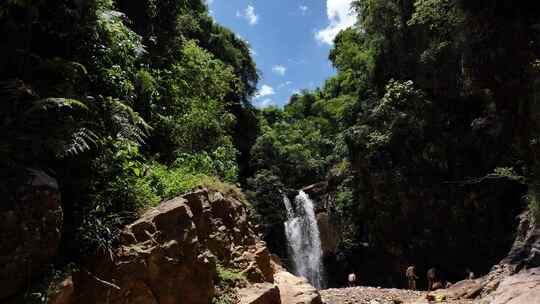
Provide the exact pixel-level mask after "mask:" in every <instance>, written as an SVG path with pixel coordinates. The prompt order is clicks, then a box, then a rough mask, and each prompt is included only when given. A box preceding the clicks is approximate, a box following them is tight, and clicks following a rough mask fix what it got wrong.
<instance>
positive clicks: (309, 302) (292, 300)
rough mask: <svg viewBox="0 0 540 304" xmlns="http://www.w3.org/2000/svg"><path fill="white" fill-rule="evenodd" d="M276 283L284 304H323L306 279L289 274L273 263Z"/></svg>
mask: <svg viewBox="0 0 540 304" xmlns="http://www.w3.org/2000/svg"><path fill="white" fill-rule="evenodd" d="M273 267H274V271H275V274H274V281H275V283H276V284H277V286H278V288H279V291H280V294H281V303H283V304H322V300H321V296H320V294H319V292H318V291H317V289H315V288H314V287H313V286H312V285H311V284H309V282H308V281H307V280H306V279H305V278H300V277H297V276H294V275H292V274H291V273H289V272H287V271H286V270H285V269H284V268H283V267H282V266H281V265H279V264H276V263H273Z"/></svg>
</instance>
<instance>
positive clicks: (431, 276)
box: [427, 267, 442, 291]
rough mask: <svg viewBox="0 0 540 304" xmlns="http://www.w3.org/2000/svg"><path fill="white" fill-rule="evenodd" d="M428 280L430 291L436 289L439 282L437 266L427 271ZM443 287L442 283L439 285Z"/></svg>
mask: <svg viewBox="0 0 540 304" xmlns="http://www.w3.org/2000/svg"><path fill="white" fill-rule="evenodd" d="M427 281H428V289H427V290H428V291H432V290H435V288H434V286H433V285H434V284H435V283H436V282H437V269H435V267H432V268H430V269H429V270H428V272H427ZM441 287H442V284H441V285H440V286H439V288H441Z"/></svg>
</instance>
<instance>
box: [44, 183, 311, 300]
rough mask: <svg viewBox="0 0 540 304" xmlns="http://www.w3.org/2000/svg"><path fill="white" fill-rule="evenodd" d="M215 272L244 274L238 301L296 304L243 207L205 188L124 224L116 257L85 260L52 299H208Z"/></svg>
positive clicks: (211, 297)
mask: <svg viewBox="0 0 540 304" xmlns="http://www.w3.org/2000/svg"><path fill="white" fill-rule="evenodd" d="M218 264H219V265H220V267H218V266H217V265H218ZM219 269H234V270H237V271H238V273H239V275H240V276H241V277H243V278H244V279H243V280H242V281H243V282H242V283H240V284H238V286H236V287H237V289H240V291H238V292H237V297H238V299H239V301H240V302H241V303H246V304H247V303H261V304H270V303H293V302H286V301H281V298H280V296H279V295H280V286H279V285H277V286H276V285H274V275H275V274H276V270H275V269H276V268H275V266H274V267H273V266H272V264H271V259H270V253H269V252H268V250H267V248H266V246H265V243H264V242H262V241H260V239H259V238H258V237H257V236H256V235H255V233H254V232H253V230H252V227H251V225H250V223H249V222H248V212H247V208H246V207H245V206H244V204H243V203H241V202H240V201H238V200H236V199H234V198H232V197H224V196H223V195H222V194H221V193H220V192H214V191H209V190H199V191H196V192H193V193H190V194H187V195H185V196H183V197H180V198H176V199H173V200H171V201H167V202H164V203H162V204H161V205H159V206H158V207H157V208H155V209H152V210H149V211H147V212H146V213H144V214H143V215H142V216H141V217H140V219H139V220H137V221H136V222H134V223H132V224H130V225H128V226H127V227H125V229H124V230H123V232H122V235H121V244H120V245H119V246H118V247H117V248H116V249H115V251H114V253H113V255H112V256H110V257H109V256H92V257H89V258H88V261H87V263H86V265H85V266H84V267H81V270H80V271H79V272H78V273H75V274H74V275H73V283H72V284H73V288H66V290H67V292H69V296H68V297H66V296H64V295H59V296H58V297H57V298H61V299H62V301H58V302H54V303H55V304H67V303H81V304H85V303H88V304H90V303H111V304H124V303H126V304H127V303H130V304H133V303H135V304H154V303H155V304H158V303H159V304H172V303H183V304H191V303H193V304H207V303H211V302H212V299H213V298H214V296H219V294H217V295H216V291H217V290H218V289H216V284H218V276H219V273H218V272H219V271H220V270H219ZM315 294H316V295H317V296H318V293H316V291H315ZM315 298H318V299H319V300H320V297H315ZM305 303H311V302H305ZM314 303H315V302H314Z"/></svg>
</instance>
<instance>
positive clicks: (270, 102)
mask: <svg viewBox="0 0 540 304" xmlns="http://www.w3.org/2000/svg"><path fill="white" fill-rule="evenodd" d="M274 104H275V103H274V101H273V100H272V99H270V98H266V99H264V100H262V101H260V102H256V103H255V106H257V107H258V108H266V107H269V106H272V105H274Z"/></svg>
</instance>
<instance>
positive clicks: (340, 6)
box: [315, 0, 356, 45]
mask: <svg viewBox="0 0 540 304" xmlns="http://www.w3.org/2000/svg"><path fill="white" fill-rule="evenodd" d="M352 2H353V0H326V14H327V15H328V20H329V21H330V24H329V25H328V26H327V27H326V28H324V29H322V30H319V31H317V32H316V33H315V39H317V40H318V41H319V42H321V43H326V44H330V45H332V44H333V43H334V38H336V36H337V34H338V33H339V32H340V31H341V30H344V29H346V28H348V27H351V26H353V25H354V24H355V23H356V16H355V15H354V14H352V12H351V3H352Z"/></svg>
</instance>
